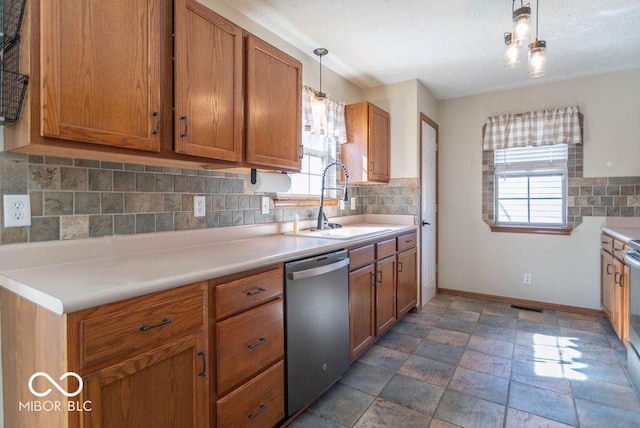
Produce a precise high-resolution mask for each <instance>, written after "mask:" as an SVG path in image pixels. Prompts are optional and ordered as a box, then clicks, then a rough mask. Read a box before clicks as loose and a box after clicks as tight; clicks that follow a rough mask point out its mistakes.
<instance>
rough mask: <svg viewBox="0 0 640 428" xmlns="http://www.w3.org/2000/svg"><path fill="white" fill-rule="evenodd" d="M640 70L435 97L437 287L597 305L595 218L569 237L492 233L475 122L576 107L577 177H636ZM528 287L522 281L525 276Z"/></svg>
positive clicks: (639, 156) (586, 220) (597, 229)
mask: <svg viewBox="0 0 640 428" xmlns="http://www.w3.org/2000/svg"><path fill="white" fill-rule="evenodd" d="M638 82H640V69H634V70H627V71H622V72H617V73H609V74H604V75H598V76H591V77H585V78H580V79H573V80H569V81H565V82H558V83H551V84H546V85H545V84H542V85H537V86H534V87H530V88H522V89H513V90H507V91H500V92H492V93H488V94H482V95H475V96H469V97H463V98H457V99H452V100H445V101H442V102H440V103H439V107H438V123H439V127H440V143H441V144H440V157H439V160H440V175H439V180H440V183H439V185H440V189H439V190H440V213H441V215H440V229H439V231H440V248H439V266H438V275H439V286H440V287H442V288H452V289H456V290H464V291H472V292H477V293H487V294H494V295H500V296H508V297H514V298H522V299H530V300H537V301H543V302H552V303H558V304H565V305H571V306H578V307H586V308H594V309H599V308H600V303H599V299H600V294H599V277H600V273H599V271H600V266H599V247H600V243H599V234H600V226H601V225H602V224H603V222H604V218H602V217H584V222H583V224H582V225H580V226H579V227H578V228H577V229H576V230H575V231H574V232H573V233H572V234H571V236H568V237H566V236H551V235H526V234H509V233H492V232H491V231H490V230H489V227H488V226H487V225H486V224H485V223H484V222H483V221H482V216H481V193H482V185H481V183H482V148H481V139H482V137H481V133H482V131H481V128H482V125H483V124H484V122H485V120H486V118H487V116H491V115H495V114H500V113H507V112H514V113H517V112H524V111H528V110H538V109H545V108H553V107H562V106H570V105H577V106H578V107H579V108H580V110H581V111H582V112H583V113H584V122H585V123H584V175H585V177H598V176H638V175H640V86H639V85H638ZM525 272H527V273H532V274H533V284H532V285H531V286H524V285H523V284H522V276H523V273H525Z"/></svg>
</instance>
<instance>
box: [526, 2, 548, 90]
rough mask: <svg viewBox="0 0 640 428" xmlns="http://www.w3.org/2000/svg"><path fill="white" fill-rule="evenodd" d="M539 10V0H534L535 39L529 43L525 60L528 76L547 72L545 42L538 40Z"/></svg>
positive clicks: (539, 75)
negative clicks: (526, 59)
mask: <svg viewBox="0 0 640 428" xmlns="http://www.w3.org/2000/svg"><path fill="white" fill-rule="evenodd" d="M539 10H540V0H536V40H535V41H534V42H533V43H530V44H529V60H528V61H527V69H528V70H529V77H533V78H535V77H541V76H544V75H545V74H547V42H545V41H544V40H538V17H539V16H540V13H539Z"/></svg>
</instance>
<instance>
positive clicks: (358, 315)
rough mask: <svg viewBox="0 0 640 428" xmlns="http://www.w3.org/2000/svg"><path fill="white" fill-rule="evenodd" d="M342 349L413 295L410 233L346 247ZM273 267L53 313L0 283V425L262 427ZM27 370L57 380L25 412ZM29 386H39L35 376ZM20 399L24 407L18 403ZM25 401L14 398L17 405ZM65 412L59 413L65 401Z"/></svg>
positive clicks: (276, 310)
mask: <svg viewBox="0 0 640 428" xmlns="http://www.w3.org/2000/svg"><path fill="white" fill-rule="evenodd" d="M349 255H350V259H351V267H350V269H351V270H350V273H349V311H350V325H349V331H350V346H351V358H352V359H353V358H355V357H356V356H357V355H359V354H360V353H362V352H363V351H364V350H365V349H366V348H367V347H368V346H369V345H371V344H372V343H373V342H374V341H375V339H376V338H377V337H379V336H380V335H381V334H383V333H384V332H385V331H387V330H388V329H389V328H390V327H391V326H393V324H394V323H395V322H397V320H398V319H399V316H402V315H403V314H405V313H406V312H407V311H408V310H410V309H411V308H412V307H414V306H415V304H416V298H415V296H416V294H415V293H416V287H417V280H416V279H417V276H416V270H415V266H416V249H415V232H412V233H410V234H406V235H401V236H397V237H394V238H391V239H384V240H381V241H379V242H374V243H371V244H369V245H365V246H362V247H359V248H355V249H351V250H350V251H349ZM283 278H284V276H283V265H282V264H278V265H273V266H269V267H264V268H260V269H256V270H253V271H250V272H242V273H239V274H234V275H229V276H226V277H223V278H218V279H214V280H210V281H208V282H200V283H195V284H191V285H187V286H184V287H178V288H174V289H171V290H167V291H161V292H157V293H153V294H148V295H144V296H140V297H135V298H132V299H127V300H123V301H120V302H115V303H110V304H106V305H101V306H98V307H95V308H89V309H86V310H82V311H78V312H73V313H69V314H63V315H57V314H55V313H53V312H51V311H49V310H47V309H45V308H43V307H42V306H39V305H37V304H35V303H33V302H31V301H29V300H27V299H24V298H22V297H20V296H18V295H17V294H15V293H12V292H11V291H8V290H7V289H5V288H2V287H0V299H1V303H2V311H0V316H1V323H0V326H1V328H2V331H1V335H2V342H1V345H2V356H3V358H2V364H3V366H2V373H3V395H4V424H5V426H11V427H14V426H15V427H18V426H20V427H22V426H25V427H27V426H29V427H30V426H46V427H48V428H49V427H51V428H57V427H60V428H63V427H65V428H66V427H70V428H77V427H138V426H139V427H147V426H153V427H167V428H169V427H171V428H173V427H208V426H210V427H220V428H223V427H224V428H228V427H272V426H275V425H277V424H279V423H280V422H282V421H283V419H284V418H285V404H284V403H285V390H284V389H285V374H284V364H285V363H284V346H285V344H284V306H283V299H284V294H283ZM36 372H45V373H47V374H49V375H50V376H51V378H52V379H56V378H60V376H62V375H63V374H64V373H67V372H74V373H77V374H78V375H79V376H80V377H81V378H82V381H83V388H79V382H77V381H76V380H75V379H74V378H73V377H67V378H66V379H65V378H63V379H64V381H63V382H62V384H63V386H64V387H66V390H67V391H75V390H77V389H80V391H79V395H77V396H74V397H66V396H64V395H63V394H62V393H61V392H58V391H57V390H53V389H52V392H51V394H50V395H49V396H47V398H46V400H47V401H49V402H54V403H55V402H59V403H60V404H59V406H60V408H61V409H63V410H62V411H56V412H51V411H49V412H46V411H40V412H39V411H29V410H28V409H29V408H30V407H29V406H32V407H33V406H37V404H33V403H34V402H35V401H39V400H38V399H37V397H34V395H33V394H32V393H31V392H30V390H29V388H28V386H29V385H28V384H29V379H30V378H31V376H32V375H33V374H34V373H36ZM32 386H33V388H34V389H35V390H37V391H45V390H47V389H48V388H50V387H51V385H50V383H48V382H47V380H46V378H43V377H42V376H40V377H39V378H37V379H36V380H35V381H34V382H33V385H32ZM30 403H31V404H30ZM25 406H26V407H25ZM69 409H71V410H69Z"/></svg>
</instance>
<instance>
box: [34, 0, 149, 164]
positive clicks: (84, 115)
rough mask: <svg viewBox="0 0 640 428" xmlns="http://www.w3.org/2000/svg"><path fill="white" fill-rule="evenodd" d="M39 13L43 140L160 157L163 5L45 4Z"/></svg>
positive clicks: (122, 1) (122, 0) (124, 0)
mask: <svg viewBox="0 0 640 428" xmlns="http://www.w3.org/2000/svg"><path fill="white" fill-rule="evenodd" d="M31 3H34V2H31ZM40 7H41V16H42V18H43V19H42V21H41V33H40V42H41V43H42V45H41V46H42V61H41V67H40V71H41V73H42V75H41V79H40V82H41V88H42V92H41V98H40V103H41V111H42V135H43V136H45V137H54V138H60V139H63V140H71V141H82V142H85V143H90V144H102V145H106V146H115V147H124V148H130V149H138V150H147V151H152V152H157V151H159V150H160V61H161V58H160V53H161V52H160V44H161V37H160V22H161V11H160V6H159V3H158V2H151V1H144V0H136V1H131V0H114V1H109V2H104V1H100V0H89V1H43V2H41V4H40ZM140 23H143V25H140ZM33 71H34V70H32V72H33Z"/></svg>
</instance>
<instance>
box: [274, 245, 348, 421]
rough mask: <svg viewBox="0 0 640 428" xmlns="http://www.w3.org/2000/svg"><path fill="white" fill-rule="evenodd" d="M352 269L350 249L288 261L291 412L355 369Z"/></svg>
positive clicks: (287, 292) (288, 378) (286, 273)
mask: <svg viewBox="0 0 640 428" xmlns="http://www.w3.org/2000/svg"><path fill="white" fill-rule="evenodd" d="M348 271H349V258H348V256H347V252H346V251H338V252H334V253H329V254H324V255H320V256H316V257H312V258H308V259H304V260H298V261H294V262H290V263H287V264H286V265H285V277H286V281H285V331H286V338H285V340H286V367H287V415H289V416H291V415H293V414H294V413H295V412H296V411H298V410H299V409H300V408H301V407H302V406H304V405H305V404H307V403H309V402H310V401H312V400H313V399H314V398H316V397H317V396H318V395H320V394H321V393H322V392H323V391H324V390H325V389H327V388H328V387H329V386H331V384H333V383H334V382H335V381H336V380H338V379H339V378H340V376H342V375H343V374H344V373H345V372H346V371H347V370H348V369H349V365H350V359H349V284H348V280H349V277H348V275H349V274H348Z"/></svg>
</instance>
